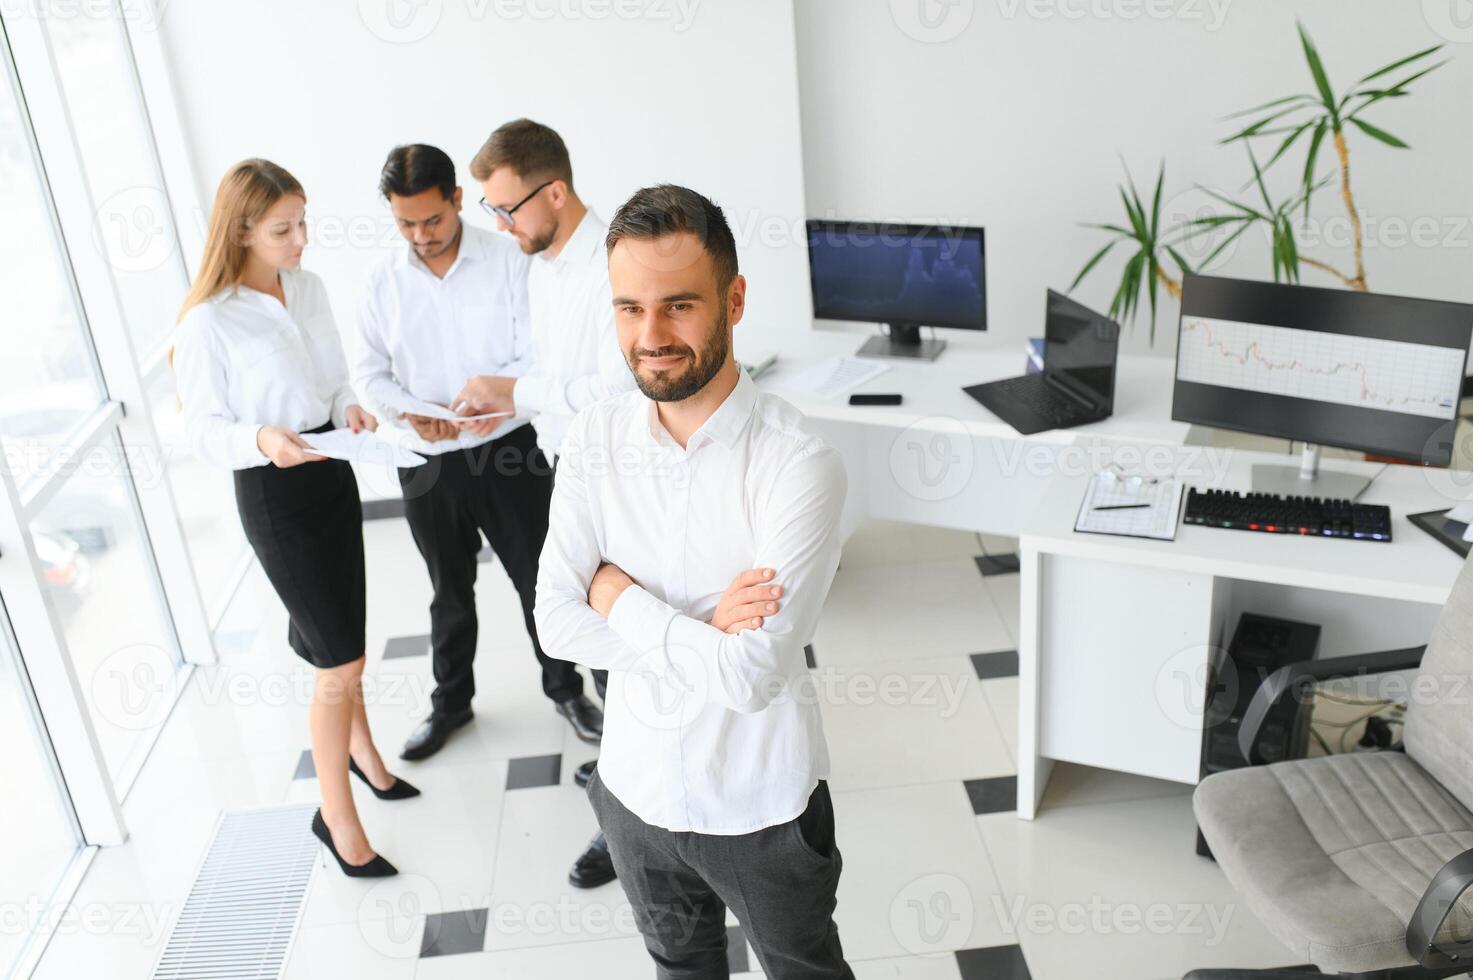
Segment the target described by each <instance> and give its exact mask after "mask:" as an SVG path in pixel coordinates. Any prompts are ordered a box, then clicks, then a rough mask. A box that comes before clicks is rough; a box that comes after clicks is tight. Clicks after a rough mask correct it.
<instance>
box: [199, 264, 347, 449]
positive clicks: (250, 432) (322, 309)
mask: <svg viewBox="0 0 1473 980" xmlns="http://www.w3.org/2000/svg"><path fill="white" fill-rule="evenodd" d="M281 290H282V293H283V294H284V295H285V296H286V306H285V307H283V306H282V305H281V303H280V302H279V301H278V300H277V299H276V297H274V296H269V295H267V294H266V293H262V292H258V291H256V290H254V289H250V288H249V287H246V286H237V287H231V288H226V289H223V290H221V291H220V292H219V293H216V294H215V296H213V297H212V298H211V299H209V300H207V301H205V302H203V303H200V304H199V305H197V306H195V307H194V308H193V309H191V310H190V311H189V312H188V313H187V314H185V316H184V319H183V320H182V321H180V324H179V329H178V332H177V336H176V340H175V348H174V370H175V372H176V373H177V375H178V379H179V398H180V401H181V402H182V403H183V407H184V420H185V426H184V427H185V439H186V441H187V442H188V444H189V449H190V451H191V452H193V453H194V455H195V456H196V457H198V458H199V459H202V460H204V461H206V462H208V463H214V464H216V465H218V466H225V467H228V468H230V469H233V470H244V469H249V468H250V467H252V466H264V465H266V464H267V463H268V462H270V460H268V459H267V458H266V456H265V454H264V453H262V452H261V450H260V449H259V448H258V447H257V445H256V434H257V433H258V432H259V431H260V429H261V427H262V426H266V425H275V426H280V427H281V428H283V429H290V430H291V431H293V432H303V431H306V430H309V429H315V428H317V427H318V426H320V425H322V424H323V423H325V422H328V421H332V422H333V423H334V424H335V425H338V426H342V425H345V424H346V418H345V415H344V413H345V411H346V409H347V407H348V406H349V405H351V404H353V402H354V401H355V399H354V396H353V390H352V388H351V387H350V386H349V384H348V362H347V358H346V357H345V356H344V354H343V344H342V340H341V339H340V338H339V337H338V330H337V325H336V323H335V322H334V321H333V316H332V308H331V307H330V306H329V305H328V301H327V290H326V289H325V288H323V285H322V280H321V279H319V278H318V277H317V276H316V275H314V274H313V273H311V272H307V271H306V270H304V269H292V270H283V271H282V272H281Z"/></svg>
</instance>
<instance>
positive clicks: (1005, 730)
mask: <svg viewBox="0 0 1473 980" xmlns="http://www.w3.org/2000/svg"><path fill="white" fill-rule="evenodd" d="M978 684H979V685H980V686H981V688H982V695H983V697H985V698H986V699H987V706H988V707H989V708H991V709H992V721H993V724H994V725H995V726H996V727H997V734H998V737H999V738H1001V739H1002V743H1003V745H1004V746H1005V747H1006V748H1007V752H1008V758H1009V759H1011V760H1013V763H1014V771H1017V761H1018V678H1016V677H994V678H989V679H988V680H985V681H979V682H978Z"/></svg>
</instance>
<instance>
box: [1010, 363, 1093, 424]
mask: <svg viewBox="0 0 1473 980" xmlns="http://www.w3.org/2000/svg"><path fill="white" fill-rule="evenodd" d="M997 387H998V388H999V389H1001V390H1002V391H1005V392H1007V394H1009V395H1011V396H1012V397H1013V398H1014V399H1016V400H1017V401H1020V402H1022V403H1023V404H1024V405H1027V406H1028V407H1029V408H1031V409H1032V410H1033V411H1035V412H1037V413H1038V414H1039V415H1041V416H1042V417H1043V418H1044V419H1046V420H1047V421H1049V422H1054V423H1057V424H1059V425H1066V424H1068V423H1070V422H1073V421H1074V420H1075V419H1077V418H1078V417H1079V414H1080V409H1081V406H1080V403H1079V402H1077V401H1075V400H1074V399H1072V398H1070V397H1069V396H1068V395H1066V394H1064V393H1063V392H1061V391H1059V390H1058V389H1057V388H1054V387H1052V386H1050V385H1049V384H1048V383H1047V382H1044V381H1043V380H1042V379H1041V378H1040V377H1039V376H1038V375H1036V374H1025V375H1022V376H1020V377H1017V378H1008V379H1007V380H1006V381H999V382H997Z"/></svg>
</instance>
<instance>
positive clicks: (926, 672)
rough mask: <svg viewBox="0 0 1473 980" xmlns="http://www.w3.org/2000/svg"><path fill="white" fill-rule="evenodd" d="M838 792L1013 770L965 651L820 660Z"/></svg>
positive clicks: (819, 687)
mask: <svg viewBox="0 0 1473 980" xmlns="http://www.w3.org/2000/svg"><path fill="white" fill-rule="evenodd" d="M811 676H812V677H813V680H814V682H815V684H816V688H815V689H816V691H817V694H818V696H819V698H820V702H819V703H820V706H821V710H822V712H823V724H824V733H825V737H826V738H827V740H828V743H829V755H830V757H831V760H832V771H831V775H830V782H831V783H832V785H833V788H834V789H835V790H841V789H867V788H871V787H878V786H902V785H906V784H909V783H932V782H939V781H942V780H951V781H953V782H955V783H958V784H959V783H960V782H961V781H962V780H965V779H979V778H982V777H985V776H1006V775H1010V774H1012V773H1013V772H1014V769H1013V762H1012V756H1011V755H1010V754H1009V753H1008V750H1007V747H1006V745H1005V743H1004V741H1003V738H1002V736H1001V735H1000V734H999V730H998V726H997V723H996V722H995V721H994V719H993V711H992V708H991V707H990V706H989V705H988V702H987V698H986V697H985V696H984V695H983V693H982V682H981V681H979V680H977V674H976V672H975V671H974V670H973V668H972V663H971V661H970V660H969V659H967V658H966V657H940V658H936V659H931V660H919V659H917V660H896V661H889V662H877V663H868V664H863V665H855V666H843V667H830V666H827V665H823V664H820V666H819V668H818V669H817V670H816V671H814V672H813V673H812V675H811Z"/></svg>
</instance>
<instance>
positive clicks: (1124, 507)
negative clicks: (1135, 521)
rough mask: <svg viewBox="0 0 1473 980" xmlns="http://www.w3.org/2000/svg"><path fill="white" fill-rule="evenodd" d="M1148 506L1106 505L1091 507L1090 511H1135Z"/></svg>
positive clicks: (1148, 505)
mask: <svg viewBox="0 0 1473 980" xmlns="http://www.w3.org/2000/svg"><path fill="white" fill-rule="evenodd" d="M1150 506H1151V505H1150V504H1106V505H1105V506H1104V507H1093V508H1091V510H1135V509H1136V508H1137V507H1150Z"/></svg>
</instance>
